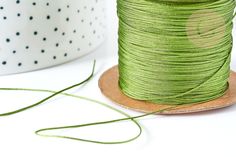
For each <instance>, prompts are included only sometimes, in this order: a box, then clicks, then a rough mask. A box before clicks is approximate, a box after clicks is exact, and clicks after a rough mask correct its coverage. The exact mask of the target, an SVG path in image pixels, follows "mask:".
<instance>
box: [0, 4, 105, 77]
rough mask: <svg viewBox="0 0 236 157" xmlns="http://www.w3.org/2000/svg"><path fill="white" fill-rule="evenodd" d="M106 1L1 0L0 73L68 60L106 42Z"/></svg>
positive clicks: (45, 65) (46, 65)
mask: <svg viewBox="0 0 236 157" xmlns="http://www.w3.org/2000/svg"><path fill="white" fill-rule="evenodd" d="M104 6H105V3H104V0H1V1H0V75H3V74H11V73H19V72H26V71H32V70H37V69H41V68H46V67H50V66H53V65H58V64H61V63H64V62H68V61H70V60H73V59H75V58H78V57H80V56H82V55H85V54H87V53H89V52H91V51H92V50H93V49H95V48H96V47H98V46H99V45H100V44H101V43H102V42H103V41H104V31H105V26H104V25H105V22H104V21H105V9H104Z"/></svg>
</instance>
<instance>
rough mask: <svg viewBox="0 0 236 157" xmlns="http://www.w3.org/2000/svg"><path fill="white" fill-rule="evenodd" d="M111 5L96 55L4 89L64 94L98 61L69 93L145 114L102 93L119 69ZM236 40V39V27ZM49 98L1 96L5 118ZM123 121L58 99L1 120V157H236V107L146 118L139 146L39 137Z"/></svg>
mask: <svg viewBox="0 0 236 157" xmlns="http://www.w3.org/2000/svg"><path fill="white" fill-rule="evenodd" d="M107 5H108V6H107V8H108V30H107V31H108V33H107V34H108V39H107V41H106V43H105V44H104V45H103V46H101V47H100V48H99V49H98V50H96V52H93V53H92V54H90V55H87V56H85V57H83V58H80V59H78V60H76V61H73V62H70V63H67V64H64V65H61V66H57V67H54V68H49V69H45V70H40V71H36V72H30V73H24V74H17V75H10V76H1V77H0V87H28V88H41V89H53V90H59V89H62V88H64V87H67V86H69V85H72V84H75V83H77V82H79V81H81V80H83V79H84V78H86V76H88V74H89V73H90V71H91V66H92V61H93V59H96V60H97V63H98V64H97V67H96V76H95V77H94V78H93V79H92V81H90V82H89V83H87V84H86V85H84V86H82V87H80V88H77V89H76V90H72V91H70V92H72V93H75V94H77V95H83V96H88V97H90V98H94V99H97V100H100V101H103V102H107V103H109V104H110V105H112V106H114V107H117V108H118V109H122V110H123V111H125V112H127V113H129V114H131V115H139V114H141V113H137V112H133V111H129V110H125V109H123V108H120V107H118V106H116V105H114V104H113V103H111V102H110V101H109V100H107V99H106V98H105V97H104V96H103V95H102V94H101V93H100V90H99V88H98V86H97V81H98V78H99V76H100V75H101V74H102V72H103V71H104V70H106V69H107V68H109V67H111V66H113V65H115V64H117V17H116V9H115V5H116V4H115V1H114V0H109V1H108V2H107ZM235 22H236V21H235ZM234 37H235V38H236V27H235V28H234ZM235 44H236V42H235V41H234V45H235ZM235 51H236V49H235V48H234V49H233V57H232V66H231V67H232V69H234V70H235V71H236V52H235ZM47 95H48V94H42V93H31V92H13V91H12V92H6V91H4V92H3V91H2V92H0V112H1V113H2V112H6V111H10V110H12V109H16V108H19V107H22V106H26V105H29V104H31V103H33V102H36V101H37V100H40V99H41V98H43V97H45V96H47ZM121 117H122V116H120V115H119V114H117V113H114V112H113V111H110V110H109V109H106V108H104V107H101V106H100V105H97V104H93V103H90V102H86V101H83V100H77V99H73V98H66V97H61V96H59V97H57V98H56V99H53V100H51V101H50V102H48V103H45V104H43V105H41V106H40V107H37V108H34V109H31V110H29V111H26V112H23V113H20V114H17V115H14V116H10V117H0V156H2V157H16V156H22V157H23V156H24V157H33V156H34V157H40V156H57V157H78V156H103V157H108V156H109V157H111V156H115V157H116V156H119V157H121V156H160V157H173V156H175V157H189V156H191V157H200V156H214V157H235V156H236V151H235V148H236V106H232V107H229V108H225V109H222V110H217V111H211V112H204V113H198V114H192V115H178V116H150V117H147V118H144V119H142V120H140V123H141V124H142V126H143V128H144V132H143V134H142V136H141V137H140V138H139V139H138V140H136V141H134V142H131V143H128V144H122V145H98V144H90V143H84V142H78V141H72V140H63V139H57V138H43V137H39V136H36V135H35V134H34V131H35V130H37V129H40V128H43V127H52V126H61V125H73V124H81V123H87V122H94V121H101V120H110V119H114V118H121ZM59 133H61V134H66V135H75V136H77V137H82V138H91V139H104V140H117V139H125V138H127V137H130V136H132V135H134V134H135V133H137V128H136V127H135V125H133V124H132V123H131V122H126V123H116V124H112V125H107V126H96V127H89V128H84V129H80V130H73V131H63V132H59Z"/></svg>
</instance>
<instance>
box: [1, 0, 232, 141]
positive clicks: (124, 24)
mask: <svg viewBox="0 0 236 157" xmlns="http://www.w3.org/2000/svg"><path fill="white" fill-rule="evenodd" d="M170 1H172V0H170ZM174 1H175V0H174ZM203 1H205V0H203ZM223 1H224V2H226V0H219V1H217V2H216V3H217V4H222V2H223ZM183 2H185V1H183ZM186 2H187V1H186ZM218 2H220V3H218ZM144 3H145V4H144ZM146 3H147V4H152V7H150V6H149V7H150V8H145V7H147V6H146V5H147V4H146ZM156 3H157V1H155V0H149V2H148V1H145V0H136V1H134V0H126V2H125V1H124V0H118V14H119V17H120V30H119V35H120V37H119V39H120V40H119V43H120V47H119V49H120V50H119V54H120V60H119V63H120V64H119V68H120V76H121V78H120V86H121V89H122V90H123V91H124V92H127V91H126V90H127V89H124V87H125V88H130V87H128V86H130V84H126V83H124V82H122V81H124V80H122V74H124V73H125V72H129V73H128V74H129V75H133V74H134V73H136V72H140V71H141V72H143V69H142V70H140V67H139V66H141V65H143V64H144V62H143V60H138V61H137V60H136V59H137V58H135V57H134V58H132V57H131V58H129V57H130V56H125V55H127V52H126V51H125V50H126V49H128V50H132V51H130V52H131V53H135V50H136V48H137V45H136V44H137V43H136V42H137V41H138V42H139V44H140V42H143V45H145V46H144V47H142V49H139V51H140V52H145V53H147V54H148V55H149V56H148V57H147V56H140V57H147V58H146V59H147V60H146V61H149V62H148V63H150V65H152V64H151V63H153V62H155V61H156V60H155V59H156V58H155V59H153V58H152V57H153V54H151V53H152V52H151V53H150V52H149V51H147V49H150V48H151V49H153V50H156V49H155V48H154V47H153V45H154V46H156V45H157V43H155V42H153V41H150V40H149V39H148V40H146V39H147V37H148V38H150V39H155V38H156V37H157V35H156V34H155V33H157V32H158V33H162V31H160V30H158V31H157V30H155V28H154V29H153V28H152V27H146V28H145V27H142V28H141V30H142V31H145V32H147V34H148V35H150V36H145V35H144V36H140V32H135V31H133V32H132V33H133V35H134V36H127V34H126V33H127V32H124V28H126V31H127V30H129V29H132V28H131V25H129V24H130V23H129V22H131V21H132V20H134V19H133V17H135V18H136V19H135V20H141V19H142V20H143V21H142V20H141V21H132V22H134V23H133V24H137V26H140V25H138V23H139V22H141V23H142V22H146V21H147V20H150V19H151V20H150V21H149V22H150V23H146V24H147V25H149V24H150V25H152V26H156V24H163V23H164V24H166V25H167V24H170V26H173V27H170V28H169V27H167V28H168V29H170V30H172V31H173V30H174V28H175V27H176V26H181V27H182V25H181V23H180V25H175V24H173V22H177V23H178V22H179V21H178V20H176V19H174V18H173V17H172V16H173V13H174V12H170V13H172V14H170V15H168V16H169V17H170V19H171V20H170V19H168V18H167V19H166V21H165V22H163V21H161V22H163V23H155V22H158V21H152V20H155V18H153V17H152V16H154V15H158V16H159V15H161V14H158V13H157V14H154V12H148V13H147V16H146V17H145V18H143V17H142V16H139V18H138V17H137V16H135V15H134V13H135V11H137V10H135V9H137V8H138V13H144V12H145V11H147V10H145V9H148V11H157V10H160V11H164V12H165V11H166V12H169V11H170V9H171V7H172V5H173V6H174V5H177V6H178V5H179V6H180V4H181V5H183V8H185V7H186V8H187V9H190V8H191V9H195V10H197V8H196V6H198V7H200V6H201V7H203V6H204V5H203V4H207V5H206V6H207V7H209V6H211V7H213V5H212V4H211V3H212V1H211V2H210V1H209V3H193V4H192V3H188V4H186V3H177V2H176V3H172V2H170V3H165V2H160V4H161V6H159V7H160V8H155V7H157V5H156ZM213 3H214V2H213ZM130 4H132V5H133V6H130ZM140 4H141V5H140ZM170 4H171V5H170ZM229 4H230V5H231V7H229V6H228V5H229ZM123 5H124V6H123ZM195 5H196V6H195ZM140 6H141V7H140ZM162 6H165V7H166V8H165V9H166V10H162V9H163V8H161V7H162ZM206 6H204V7H206ZM225 6H226V8H227V7H229V8H228V10H227V9H226V11H225V15H226V16H227V18H226V19H231V13H232V12H233V11H232V10H233V9H232V8H235V2H234V1H232V0H227V3H225ZM121 7H124V8H125V9H126V10H125V11H124V8H122V9H123V10H122V9H121ZM136 7H137V8H136ZM188 7H190V8H188ZM201 7H200V8H201ZM204 7H203V8H204ZM215 7H216V6H214V7H213V8H215ZM128 8H130V11H129V10H127V9H128ZM177 8H178V7H177ZM186 8H185V9H186ZM149 9H150V10H149ZM172 9H173V8H172ZM178 9H179V8H178ZM178 9H177V10H175V11H178ZM198 9H199V8H198ZM172 11H173V10H172ZM221 11H222V10H221ZM125 12H129V13H130V16H133V17H129V16H127V15H126V14H124V13H125ZM180 12H181V11H180ZM180 12H178V13H180ZM159 13H160V12H159ZM178 13H176V15H177V14H178ZM185 13H187V14H188V13H189V12H181V16H182V14H183V15H185ZM174 14H175V13H174ZM121 16H127V17H129V20H127V19H126V21H123V19H121V18H124V17H121ZM149 16H150V17H149ZM185 16H186V15H185ZM127 17H125V18H127ZM233 17H235V14H234V15H233ZM233 17H232V18H233ZM149 18H150V19H149ZM159 19H160V18H159ZM168 20H170V21H169V22H172V23H168ZM139 24H140V23H139ZM142 24H143V23H142ZM227 26H229V28H231V29H229V28H228V27H227V28H228V29H227V32H228V33H230V31H232V22H231V21H230V20H228V22H227ZM136 29H140V28H136ZM129 31H131V30H129ZM153 31H154V32H153ZM150 33H151V34H150ZM152 33H153V35H152ZM175 33H176V34H178V33H180V34H178V35H179V36H181V35H183V34H181V32H175ZM147 34H146V35H147ZM169 35H170V34H169ZM130 37H131V38H133V37H134V38H133V39H135V40H134V41H132V40H130ZM230 37H231V39H232V36H230ZM124 38H128V39H129V40H128V41H127V43H124V41H123V40H124ZM161 38H162V36H161ZM163 39H165V38H163ZM126 40H127V39H126ZM159 40H162V39H159ZM172 41H176V42H174V44H177V45H178V44H180V45H178V46H180V47H178V46H176V45H174V44H173V43H172ZM169 42H170V45H165V46H167V47H168V48H169V49H170V50H172V48H175V49H176V48H181V46H186V45H188V44H189V43H188V42H187V43H181V42H178V41H177V40H176V38H173V40H169ZM225 42H226V43H227V42H228V44H229V45H231V48H232V42H231V41H230V40H229V39H228V41H225ZM125 44H131V45H132V46H133V47H132V46H131V47H130V48H127V47H126V46H127V45H125ZM150 44H151V45H150ZM171 44H172V46H171ZM135 46H136V47H135ZM165 46H164V47H162V48H163V49H164V48H166V47H165ZM169 46H170V47H169ZM220 46H222V45H220ZM229 47H230V46H229ZM139 48H140V47H139ZM191 48H192V49H194V48H193V47H191ZM217 48H219V47H217ZM231 48H229V49H228V50H229V51H228V53H226V54H221V55H220V57H222V60H217V61H215V62H220V61H221V62H220V63H221V64H219V65H220V66H219V68H218V69H217V68H216V69H217V70H215V71H214V72H213V73H212V75H207V81H203V82H202V83H201V84H200V85H198V86H197V87H195V88H192V89H191V90H188V91H187V92H183V93H180V94H177V95H174V96H173V93H176V91H175V88H173V89H172V90H173V91H170V93H167V94H168V96H166V95H165V94H166V93H165V92H163V93H162V95H161V96H162V99H157V98H156V96H157V95H156V94H155V99H153V97H152V96H151V97H150V95H149V94H150V93H148V94H147V95H148V97H147V96H145V99H144V100H146V99H147V98H148V100H150V101H154V102H160V101H161V102H165V103H169V104H177V105H173V106H170V107H168V108H166V109H163V110H158V111H154V112H151V113H147V114H142V115H139V116H135V117H131V116H130V115H128V114H126V113H125V112H123V111H121V110H118V109H116V108H113V107H111V106H109V105H108V104H106V103H103V102H100V101H97V100H94V99H90V98H87V97H81V96H77V95H73V94H68V93H65V92H66V91H67V90H69V89H72V88H75V87H78V86H80V85H82V84H84V83H86V82H87V81H89V80H90V79H91V78H92V77H93V74H94V68H95V62H94V65H93V69H92V73H91V75H90V76H89V77H88V78H87V79H85V80H84V81H82V82H80V83H78V84H75V85H72V86H70V87H67V88H65V89H62V90H60V91H52V90H45V89H25V88H0V90H19V91H32V92H48V93H51V94H52V95H50V96H49V97H46V98H45V99H42V100H41V101H39V102H37V103H35V104H33V105H30V106H28V107H24V108H21V109H18V110H15V111H12V112H8V113H2V114H0V117H3V116H10V115H14V114H17V113H20V112H23V111H26V110H28V109H31V108H34V107H36V106H39V105H41V104H43V103H44V102H46V101H48V100H49V99H51V98H53V97H55V96H57V95H64V96H69V97H73V98H78V99H83V100H87V101H90V102H94V103H97V104H100V105H102V106H105V107H107V108H109V109H111V110H113V111H116V112H118V113H120V114H122V115H124V116H125V117H126V118H120V119H114V120H108V121H101V122H94V123H87V124H79V125H72V126H62V127H51V128H44V129H40V130H37V131H36V132H35V133H36V134H37V135H40V136H43V137H57V138H64V139H70V140H77V141H83V142H90V143H98V144H122V143H127V142H131V141H133V140H135V139H137V138H138V137H139V136H140V135H141V133H142V127H141V126H140V124H139V123H138V122H137V119H139V118H142V117H146V116H149V115H152V114H158V113H162V112H164V111H166V110H171V109H175V108H176V107H177V106H178V104H183V103H182V102H183V101H184V102H185V103H187V102H189V101H190V102H192V103H194V102H200V101H206V100H205V99H204V100H203V99H198V98H199V97H195V98H194V99H193V100H194V101H193V100H192V97H193V95H194V94H193V93H192V92H193V91H195V90H196V89H199V88H202V87H204V86H205V84H207V83H208V81H209V80H211V79H212V78H214V77H221V78H222V80H223V81H222V80H221V81H222V82H224V81H225V82H226V84H224V83H223V84H221V87H222V85H223V87H224V88H222V92H221V93H220V94H219V95H218V96H220V95H222V94H223V93H224V91H225V89H227V85H228V84H227V81H226V79H227V77H228V72H229V71H228V70H227V68H228V65H229V60H230V53H231ZM219 49H220V50H221V51H226V50H227V48H225V47H224V48H219ZM170 50H166V49H165V51H163V54H165V55H166V52H168V53H170V54H171V55H172V56H178V54H177V55H176V54H175V53H173V52H183V53H184V51H183V50H176V51H170ZM214 50H216V49H214ZM169 51H170V52H169ZM204 51H205V52H206V55H212V54H211V53H210V51H209V49H208V50H206V49H204ZM208 51H209V52H208ZM124 52H126V53H125V55H124ZM163 54H161V55H163ZM122 55H124V56H122ZM156 55H157V56H158V54H156ZM121 57H122V58H121ZM158 57H160V56H158ZM189 57H192V58H194V57H196V56H194V55H190V56H189ZM204 57H207V56H204ZM124 58H126V59H128V60H129V61H130V62H131V61H136V62H137V63H135V64H136V65H135V66H133V67H131V69H132V68H133V69H132V70H133V73H132V71H129V70H131V69H128V68H130V67H128V66H127V67H124V65H125V63H127V62H125V61H124ZM200 58H201V57H200ZM138 59H141V58H138ZM162 59H163V61H168V60H166V59H167V58H162ZM179 59H180V62H177V63H176V65H179V64H180V63H182V62H183V60H181V57H179ZM201 59H202V58H201ZM213 59H214V57H213ZM198 61H199V58H198ZM189 62H190V63H191V62H192V60H190V58H188V60H186V63H189ZM199 64H200V63H199ZM215 64H216V63H214V64H213V65H215ZM137 65H139V66H137ZM197 65H198V64H196V66H197ZM136 66H137V67H136ZM152 66H153V65H152ZM169 66H170V65H169ZM137 68H138V69H137ZM155 68H157V67H155ZM185 68H186V67H185ZM205 68H206V67H205ZM125 70H126V71H125ZM139 70H140V71H139ZM173 70H176V73H178V72H179V71H178V70H179V69H178V68H177V69H173ZM186 70H187V71H188V72H189V71H191V70H193V69H191V68H186ZM124 71H125V72H124ZM221 71H223V72H225V75H220V74H222V73H220V72H221ZM155 72H160V71H158V68H157V70H156V71H155ZM171 72H173V71H171ZM200 72H201V71H200ZM150 73H153V71H151V70H150V69H148V70H147V73H146V74H147V76H150ZM126 74H127V73H125V75H126ZM135 76H138V75H135ZM140 76H141V78H145V77H146V76H143V75H140ZM140 76H138V78H140ZM166 76H167V75H166ZM130 77H131V76H129V79H130ZM184 77H186V76H185V75H183V76H182V77H180V78H181V79H183V78H184ZM135 78H136V77H134V78H133V79H135ZM153 78H154V79H156V77H155V76H153ZM167 78H168V77H167ZM171 78H172V77H171ZM180 78H176V77H174V78H172V79H173V80H174V81H176V80H175V79H177V80H178V79H180ZM133 79H131V80H129V81H137V80H133ZM165 79H166V78H165ZM198 79H199V78H198ZM173 80H169V81H173ZM185 81H186V82H187V83H190V82H191V81H190V82H189V80H188V79H186V80H185ZM213 82H217V80H214V81H213ZM222 82H221V83H222ZM148 83H150V84H149V85H151V86H152V85H154V84H153V83H156V82H155V81H154V82H148ZM168 83H173V82H168ZM191 83H192V82H191ZM211 83H212V82H211ZM141 85H143V87H145V88H142V90H143V91H139V92H137V93H138V94H142V92H144V91H145V90H146V89H147V88H146V87H147V86H146V85H147V82H142V83H141ZM159 85H160V84H159ZM172 85H173V84H172ZM215 85H216V84H215ZM218 85H219V84H218ZM131 86H132V85H131ZM186 86H187V85H186ZM214 87H215V86H214ZM132 88H134V87H132ZM205 88H206V87H205ZM207 89H208V88H207ZM136 91H138V90H136ZM178 92H179V91H178ZM201 92H202V91H201ZM201 92H200V94H199V93H198V95H197V96H199V95H201V94H205V93H206V92H205V91H204V92H202V93H201ZM207 92H209V91H207ZM137 93H136V94H137ZM126 94H127V95H129V94H128V92H127V93H126ZM130 96H131V97H132V94H131V95H130ZM183 96H189V97H188V98H183ZM134 97H135V96H134ZM214 97H215V96H211V97H209V98H208V99H207V100H210V99H214ZM216 97H217V96H216ZM180 98H181V99H180ZM196 98H197V99H198V100H196ZM164 99H167V100H164ZM174 99H175V100H174ZM190 99H191V100H190ZM180 102H181V103H180ZM127 120H131V121H132V122H133V123H134V124H136V126H137V127H138V129H139V132H138V134H137V135H136V136H134V137H132V138H130V139H127V140H124V141H112V142H107V141H96V140H90V139H83V138H75V137H70V136H60V135H47V134H43V133H45V132H47V131H52V130H60V129H71V128H81V127H86V126H93V125H103V124H109V123H114V122H119V121H127Z"/></svg>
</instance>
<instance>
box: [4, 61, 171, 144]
mask: <svg viewBox="0 0 236 157" xmlns="http://www.w3.org/2000/svg"><path fill="white" fill-rule="evenodd" d="M94 70H95V61H94V64H93V69H92V72H91V74H90V75H89V77H88V78H87V79H85V80H84V81H82V82H80V83H77V84H75V85H72V86H70V87H67V88H65V89H62V90H60V91H52V90H45V89H28V88H0V90H2V91H31V92H46V93H51V95H50V96H49V97H46V98H44V99H42V100H41V101H39V102H37V103H35V104H33V105H29V106H27V107H23V108H21V109H18V110H15V111H11V112H7V113H2V114H0V117H5V116H10V115H14V114H17V113H20V112H23V111H26V110H29V109H31V108H34V107H37V106H39V105H42V104H43V103H44V102H46V101H48V100H49V99H51V98H53V97H55V96H57V95H64V96H69V97H73V98H77V99H83V100H86V101H89V102H93V103H97V104H100V105H102V106H104V107H106V108H109V109H111V110H112V111H116V112H118V113H120V114H121V115H123V116H125V117H126V118H120V119H114V120H108V121H101V122H94V123H86V124H79V125H72V126H61V127H51V128H44V129H39V130H37V131H35V133H36V134H37V135H39V136H42V137H54V138H62V139H69V140H76V141H83V142H89V143H96V144H122V143H128V142H131V141H134V140H136V139H137V138H138V137H140V135H141V134H142V127H141V126H140V124H139V123H138V122H137V120H136V119H138V118H142V117H146V116H149V115H152V114H157V113H161V112H163V111H166V110H170V109H173V108H174V107H173V106H172V107H169V108H166V109H162V110H158V111H155V112H151V113H147V114H142V115H139V116H135V117H131V116H130V115H128V114H127V113H125V112H123V111H121V110H118V109H116V108H114V107H112V106H109V105H108V104H106V103H103V102H101V101H98V100H94V99H91V98H87V97H82V96H78V95H74V94H68V93H65V91H67V90H69V89H72V88H75V87H78V86H80V85H82V84H84V83H86V82H87V81H89V80H90V79H91V78H92V76H93V75H94ZM128 120H131V121H132V122H133V123H134V124H135V125H136V126H137V127H138V130H139V131H138V133H137V135H135V136H133V137H132V138H130V139H127V140H123V141H98V140H90V139H83V138H77V137H71V136H61V135H48V134H45V132H47V131H53V130H61V129H72V128H82V127H88V126H95V125H104V124H110V123H115V122H121V121H128Z"/></svg>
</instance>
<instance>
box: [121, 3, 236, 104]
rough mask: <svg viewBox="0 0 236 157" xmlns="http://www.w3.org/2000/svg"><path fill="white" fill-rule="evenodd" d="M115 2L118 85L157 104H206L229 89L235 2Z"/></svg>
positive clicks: (124, 90) (128, 94) (129, 92)
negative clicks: (117, 34) (116, 10)
mask: <svg viewBox="0 0 236 157" xmlns="http://www.w3.org/2000/svg"><path fill="white" fill-rule="evenodd" d="M174 1H175V2H169V1H168V2H166V1H165V2H163V1H157V0H118V5H117V7H118V16H119V86H120V89H121V90H122V92H123V93H124V94H125V95H127V96H129V97H131V98H134V99H137V100H144V101H148V102H154V103H157V104H168V105H182V104H196V103H202V102H207V101H210V100H213V99H216V98H219V97H221V96H223V95H224V94H225V92H226V90H227V89H228V78H229V73H230V66H229V65H230V57H231V50H232V28H233V24H232V20H233V17H234V8H235V5H236V3H235V1H234V0H215V1H207V2H201V3H196V2H195V1H192V2H191V3H187V2H186V1H185V2H183V1H181V2H179V1H178V2H177V0H174Z"/></svg>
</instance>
